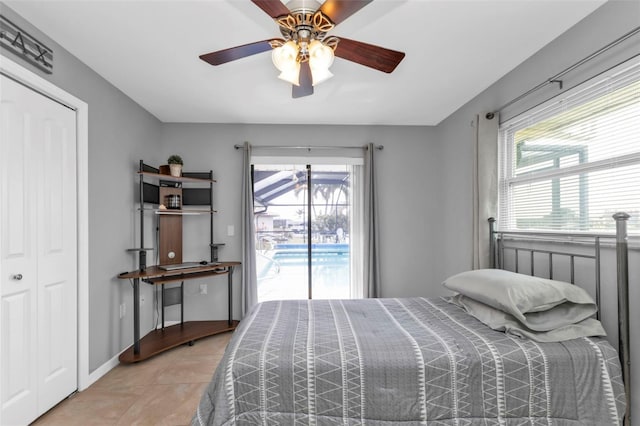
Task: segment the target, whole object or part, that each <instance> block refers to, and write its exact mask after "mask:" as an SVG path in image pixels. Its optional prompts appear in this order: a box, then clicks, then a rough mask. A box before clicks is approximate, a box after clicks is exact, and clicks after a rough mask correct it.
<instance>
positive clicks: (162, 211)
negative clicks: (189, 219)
mask: <svg viewBox="0 0 640 426" xmlns="http://www.w3.org/2000/svg"><path fill="white" fill-rule="evenodd" d="M145 210H148V209H145ZM153 211H154V212H155V214H159V215H180V216H185V215H198V214H211V213H218V211H217V210H196V209H182V210H177V209H166V210H165V209H153Z"/></svg>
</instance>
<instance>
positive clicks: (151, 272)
mask: <svg viewBox="0 0 640 426" xmlns="http://www.w3.org/2000/svg"><path fill="white" fill-rule="evenodd" d="M239 265H240V262H236V261H232V262H219V263H218V264H216V265H202V266H196V267H193V268H188V269H179V270H174V271H167V270H165V269H162V268H160V267H159V266H148V267H147V268H146V269H145V270H144V271H140V270H137V271H131V272H126V273H123V274H120V275H118V278H120V279H135V278H139V279H142V280H147V279H154V278H158V279H159V278H167V279H172V280H173V281H182V280H189V279H193V278H199V277H200V276H212V275H220V274H222V273H227V271H219V270H220V269H222V268H224V269H226V270H228V269H229V268H230V267H232V266H239Z"/></svg>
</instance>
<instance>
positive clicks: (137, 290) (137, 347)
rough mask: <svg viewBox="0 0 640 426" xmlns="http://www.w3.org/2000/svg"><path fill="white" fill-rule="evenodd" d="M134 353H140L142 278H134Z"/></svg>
mask: <svg viewBox="0 0 640 426" xmlns="http://www.w3.org/2000/svg"><path fill="white" fill-rule="evenodd" d="M133 353H134V355H138V354H140V279H139V278H134V279H133Z"/></svg>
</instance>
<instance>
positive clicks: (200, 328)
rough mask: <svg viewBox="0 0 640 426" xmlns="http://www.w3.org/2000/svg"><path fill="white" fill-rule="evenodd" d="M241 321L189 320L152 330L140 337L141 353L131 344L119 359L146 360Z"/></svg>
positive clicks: (234, 325)
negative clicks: (135, 350) (134, 350)
mask: <svg viewBox="0 0 640 426" xmlns="http://www.w3.org/2000/svg"><path fill="white" fill-rule="evenodd" d="M238 323H239V321H232V322H231V325H229V323H228V321H227V320H222V321H188V322H185V323H183V324H176V325H172V326H169V327H165V328H164V330H163V329H159V330H152V331H151V332H149V334H147V335H146V336H144V337H143V338H142V339H140V353H139V354H134V353H133V346H130V347H129V348H128V349H126V350H125V351H124V352H122V353H121V354H120V357H119V360H120V362H122V363H125V364H130V363H134V362H140V361H144V360H145V359H148V358H151V357H152V356H154V355H157V354H159V353H162V352H164V351H167V350H169V349H172V348H175V347H176V346H180V345H183V344H185V343H189V342H192V341H195V340H198V339H201V338H203V337H207V336H213V335H215V334H220V333H226V332H228V331H233V330H235V329H236V327H237V326H238Z"/></svg>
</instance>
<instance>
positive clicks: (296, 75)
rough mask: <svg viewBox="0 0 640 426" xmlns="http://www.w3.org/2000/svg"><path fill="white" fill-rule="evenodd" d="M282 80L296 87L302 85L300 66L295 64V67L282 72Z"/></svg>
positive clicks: (280, 76) (280, 77)
mask: <svg viewBox="0 0 640 426" xmlns="http://www.w3.org/2000/svg"><path fill="white" fill-rule="evenodd" d="M278 78H279V79H280V80H284V81H288V82H289V83H291V84H295V85H296V86H299V85H300V64H299V63H298V62H295V64H294V66H293V67H289V68H287V69H284V70H282V72H281V73H280V75H279V76H278Z"/></svg>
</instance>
